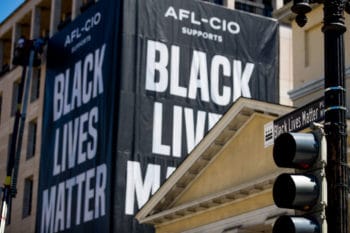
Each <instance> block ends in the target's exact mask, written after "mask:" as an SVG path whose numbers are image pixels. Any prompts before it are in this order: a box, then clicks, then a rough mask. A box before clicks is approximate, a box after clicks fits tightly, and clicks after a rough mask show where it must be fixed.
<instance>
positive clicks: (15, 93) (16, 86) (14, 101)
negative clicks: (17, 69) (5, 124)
mask: <svg viewBox="0 0 350 233" xmlns="http://www.w3.org/2000/svg"><path fill="white" fill-rule="evenodd" d="M19 86H20V81H19V80H18V81H16V82H14V83H13V87H12V107H11V116H14V115H15V114H16V111H17V105H18V101H19V99H20V98H19V95H20V93H19Z"/></svg>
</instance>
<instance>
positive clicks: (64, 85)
mask: <svg viewBox="0 0 350 233" xmlns="http://www.w3.org/2000/svg"><path fill="white" fill-rule="evenodd" d="M119 4H120V3H119V1H104V0H100V1H98V2H97V3H96V4H95V5H94V6H92V7H91V8H90V9H88V10H87V12H84V14H82V15H81V16H79V17H78V18H77V19H76V20H75V21H74V22H73V23H71V24H69V25H67V26H66V27H65V28H64V29H63V30H62V31H60V32H59V33H57V34H56V35H55V36H53V37H52V38H51V39H50V40H49V44H48V57H47V73H46V74H47V75H46V83H45V96H44V101H45V103H44V114H43V124H42V127H43V130H42V148H41V151H42V154H41V161H40V177H39V190H38V208H37V222H36V232H40V233H44V232H109V231H110V228H111V222H110V216H111V208H110V206H111V205H112V199H111V190H112V189H111V179H112V178H111V175H112V169H113V167H112V164H113V163H112V161H113V160H112V158H113V151H112V150H113V147H112V145H113V143H115V142H114V141H113V138H114V136H113V135H114V129H115V125H114V122H115V109H116V103H115V99H116V96H117V95H118V93H117V90H118V88H117V82H118V79H117V75H116V73H115V72H116V64H117V63H118V61H117V54H118V51H117V49H118V48H117V44H118V42H117V38H118V36H117V35H118V25H119V23H118V22H119V19H120V17H119V12H118V9H120V6H119Z"/></svg>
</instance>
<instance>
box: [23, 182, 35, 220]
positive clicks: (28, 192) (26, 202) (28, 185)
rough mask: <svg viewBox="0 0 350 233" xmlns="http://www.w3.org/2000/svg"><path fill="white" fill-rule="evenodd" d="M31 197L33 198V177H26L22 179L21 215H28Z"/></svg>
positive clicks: (30, 207) (30, 209)
mask: <svg viewBox="0 0 350 233" xmlns="http://www.w3.org/2000/svg"><path fill="white" fill-rule="evenodd" d="M32 199H33V177H28V178H26V179H25V180H24V193H23V211H22V217H23V218H25V217H28V216H29V215H30V214H31V212H32Z"/></svg>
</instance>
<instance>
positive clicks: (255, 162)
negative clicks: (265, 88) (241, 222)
mask: <svg viewBox="0 0 350 233" xmlns="http://www.w3.org/2000/svg"><path fill="white" fill-rule="evenodd" d="M271 120H272V118H270V117H267V116H264V115H260V114H254V115H253V116H252V117H251V119H250V120H248V122H247V123H246V124H245V125H244V126H241V127H240V131H239V132H237V134H235V136H234V137H233V138H231V139H230V140H229V141H228V143H227V144H226V145H225V146H224V148H223V149H222V151H220V152H219V153H218V155H216V158H215V159H213V161H211V163H210V164H209V166H208V167H207V168H206V169H205V170H204V171H202V172H201V174H200V175H199V177H198V178H197V179H196V180H194V181H193V183H192V184H191V185H190V187H189V188H188V189H187V190H186V191H185V192H184V193H183V195H182V196H181V197H179V199H178V200H177V202H176V203H175V204H174V206H173V207H175V208H176V206H179V205H184V204H187V203H190V202H194V201H195V200H197V199H200V198H203V197H205V196H208V195H214V194H216V193H220V192H222V191H224V190H227V189H229V188H232V187H238V186H239V185H242V184H245V183H249V182H254V181H255V180H257V179H260V178H262V177H265V176H268V175H271V174H274V173H275V172H277V171H278V170H279V169H278V168H277V167H276V166H275V164H274V162H273V159H272V147H268V148H264V140H263V139H264V137H263V135H264V127H263V126H264V124H265V123H268V122H270V121H271ZM271 205H273V200H272V194H271V189H268V190H265V191H263V192H261V193H258V194H256V195H253V196H249V197H248V198H242V199H240V200H237V201H234V202H231V203H228V204H226V205H224V206H220V207H217V208H209V209H208V210H206V211H202V212H199V213H198V212H197V213H194V214H193V215H189V216H186V217H185V218H180V219H179V220H177V221H169V222H167V223H163V224H161V225H157V226H156V228H157V231H156V232H157V233H165V232H166V233H171V232H182V231H184V230H188V229H192V228H195V227H199V226H203V225H206V224H210V223H214V222H216V221H218V220H222V219H226V218H229V217H232V216H237V215H240V214H243V213H246V212H249V211H253V210H257V209H260V208H264V207H266V206H271Z"/></svg>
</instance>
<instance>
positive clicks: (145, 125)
mask: <svg viewBox="0 0 350 233" xmlns="http://www.w3.org/2000/svg"><path fill="white" fill-rule="evenodd" d="M123 12H124V15H123V23H122V25H123V34H122V46H121V47H122V53H121V54H122V59H121V61H122V65H121V79H120V81H121V83H120V87H121V95H120V99H119V111H118V112H119V114H118V136H117V145H116V146H117V156H116V159H117V161H116V170H115V174H116V179H115V191H114V194H115V197H114V198H115V200H116V202H115V205H114V221H113V224H114V225H113V229H114V232H123V233H124V232H151V231H152V228H151V227H148V226H143V225H139V224H138V223H137V221H136V220H135V219H134V215H135V214H136V213H137V211H138V209H140V208H141V207H142V206H143V205H144V204H145V203H146V202H147V200H148V199H149V198H150V196H151V195H152V194H153V193H154V192H155V191H156V190H157V189H158V188H159V186H160V185H161V183H162V182H163V181H164V180H165V179H166V177H168V176H169V175H170V174H171V173H172V172H173V171H174V169H175V167H177V166H178V165H179V163H180V162H181V161H182V160H183V158H184V157H185V156H186V155H187V154H189V153H190V152H191V150H192V149H193V148H194V147H195V146H196V145H197V144H198V143H199V142H200V140H201V139H202V138H203V137H204V136H205V134H206V133H207V132H208V130H210V128H212V127H213V126H214V125H215V123H216V122H217V121H218V120H219V119H220V117H221V116H222V115H223V114H224V113H225V112H226V111H227V109H228V108H229V107H230V106H231V104H232V103H233V102H234V101H235V100H236V99H237V98H239V97H240V96H244V97H248V98H254V99H258V100H263V101H267V102H273V103H277V102H278V99H279V97H278V89H279V88H278V59H277V57H278V25H277V22H276V21H274V20H271V19H267V18H264V17H259V16H254V15H251V14H247V13H243V12H239V11H232V10H228V9H225V8H223V7H220V6H215V5H212V4H206V3H203V2H200V1H189V0H128V1H124V8H123Z"/></svg>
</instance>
